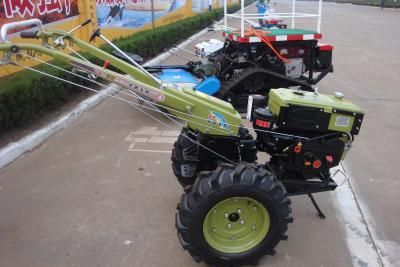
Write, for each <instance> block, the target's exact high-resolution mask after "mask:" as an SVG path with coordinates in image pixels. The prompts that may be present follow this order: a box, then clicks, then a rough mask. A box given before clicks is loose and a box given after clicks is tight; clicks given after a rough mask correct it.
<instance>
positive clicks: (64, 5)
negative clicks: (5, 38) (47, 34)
mask: <svg viewBox="0 0 400 267" xmlns="http://www.w3.org/2000/svg"><path fill="white" fill-rule="evenodd" d="M78 14H79V13H78V0H0V27H1V26H2V25H3V24H5V23H9V22H13V21H21V20H27V19H33V18H36V19H40V20H41V21H42V22H43V24H49V23H52V22H60V21H62V20H64V19H68V18H71V17H74V16H76V15H78Z"/></svg>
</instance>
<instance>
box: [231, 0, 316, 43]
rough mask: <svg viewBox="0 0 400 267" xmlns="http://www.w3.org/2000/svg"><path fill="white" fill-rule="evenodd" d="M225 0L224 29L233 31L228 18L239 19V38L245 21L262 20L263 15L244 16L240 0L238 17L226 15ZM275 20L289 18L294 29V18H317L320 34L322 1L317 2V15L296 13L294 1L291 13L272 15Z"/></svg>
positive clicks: (242, 35)
mask: <svg viewBox="0 0 400 267" xmlns="http://www.w3.org/2000/svg"><path fill="white" fill-rule="evenodd" d="M227 2H228V1H227V0H224V28H225V29H233V28H232V27H229V26H228V17H229V18H234V19H240V36H241V37H244V30H245V27H244V23H245V21H246V20H250V19H263V18H265V15H262V16H260V15H259V14H245V13H244V0H240V5H241V9H240V15H237V14H228V7H227ZM272 14H273V16H274V17H275V18H291V28H292V29H293V28H294V27H295V21H296V20H295V19H296V18H317V28H316V31H317V32H318V33H321V17H322V0H318V13H317V14H308V13H296V0H292V12H290V13H272ZM235 30H237V29H235Z"/></svg>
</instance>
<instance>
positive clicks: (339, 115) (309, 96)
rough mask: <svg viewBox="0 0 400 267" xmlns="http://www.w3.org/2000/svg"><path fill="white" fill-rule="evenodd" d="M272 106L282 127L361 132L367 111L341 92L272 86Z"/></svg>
mask: <svg viewBox="0 0 400 267" xmlns="http://www.w3.org/2000/svg"><path fill="white" fill-rule="evenodd" d="M268 107H269V109H270V111H271V112H272V113H273V114H274V115H275V116H276V117H277V124H278V126H279V127H283V128H285V127H286V128H291V129H299V130H313V131H322V132H325V131H326V132H327V131H335V132H347V133H352V134H358V132H359V131H360V127H361V123H362V120H363V117H364V113H363V111H362V110H361V108H360V107H358V106H357V105H356V104H354V103H353V102H351V101H350V100H348V99H345V98H344V97H342V96H340V95H327V94H321V93H318V94H316V93H313V92H304V91H298V90H291V89H285V88H280V89H271V90H270V92H269V99H268Z"/></svg>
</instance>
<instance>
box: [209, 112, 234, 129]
mask: <svg viewBox="0 0 400 267" xmlns="http://www.w3.org/2000/svg"><path fill="white" fill-rule="evenodd" d="M208 123H210V124H212V125H214V126H218V127H219V128H222V129H224V130H228V131H229V125H228V123H227V122H226V120H225V118H224V116H222V115H221V114H219V113H218V112H216V111H210V115H208Z"/></svg>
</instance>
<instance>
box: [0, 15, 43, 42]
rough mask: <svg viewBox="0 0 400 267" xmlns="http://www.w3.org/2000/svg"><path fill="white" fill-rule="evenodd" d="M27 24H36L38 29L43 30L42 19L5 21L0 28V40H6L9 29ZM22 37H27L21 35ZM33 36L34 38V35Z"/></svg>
mask: <svg viewBox="0 0 400 267" xmlns="http://www.w3.org/2000/svg"><path fill="white" fill-rule="evenodd" d="M27 26H36V27H39V28H40V30H44V28H43V24H42V21H41V20H39V19H29V20H23V21H16V22H10V23H6V24H4V25H3V26H2V27H1V30H0V35H1V40H2V42H7V41H8V32H9V31H10V30H12V29H16V28H21V27H27ZM21 37H22V36H21ZM23 38H28V37H23ZM34 38H36V36H35V37H34Z"/></svg>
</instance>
